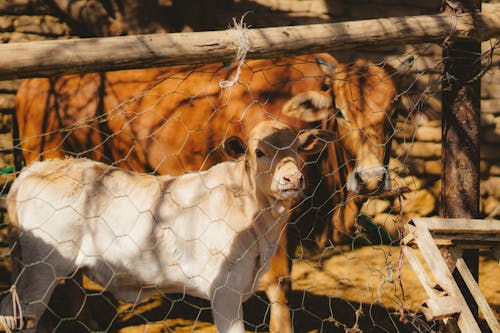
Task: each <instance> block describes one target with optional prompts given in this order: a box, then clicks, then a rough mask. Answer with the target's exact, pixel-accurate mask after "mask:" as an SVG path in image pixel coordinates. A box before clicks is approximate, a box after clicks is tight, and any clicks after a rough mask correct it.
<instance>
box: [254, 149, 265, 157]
mask: <svg viewBox="0 0 500 333" xmlns="http://www.w3.org/2000/svg"><path fill="white" fill-rule="evenodd" d="M255 156H257V158H260V157H263V156H264V152H263V151H262V150H260V149H259V148H257V149H255Z"/></svg>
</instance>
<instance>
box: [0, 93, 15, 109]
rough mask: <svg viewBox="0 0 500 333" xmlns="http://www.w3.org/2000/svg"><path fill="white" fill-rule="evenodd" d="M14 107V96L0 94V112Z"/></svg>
mask: <svg viewBox="0 0 500 333" xmlns="http://www.w3.org/2000/svg"><path fill="white" fill-rule="evenodd" d="M15 106H16V95H14V94H0V111H1V110H9V109H14V108H15Z"/></svg>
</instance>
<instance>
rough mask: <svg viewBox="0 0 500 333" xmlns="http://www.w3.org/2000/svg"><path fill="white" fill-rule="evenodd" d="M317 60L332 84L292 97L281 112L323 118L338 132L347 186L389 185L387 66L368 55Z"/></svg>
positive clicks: (375, 190) (390, 88) (370, 189)
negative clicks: (347, 166) (347, 59)
mask: <svg viewBox="0 0 500 333" xmlns="http://www.w3.org/2000/svg"><path fill="white" fill-rule="evenodd" d="M318 65H319V66H320V67H321V68H322V69H323V71H324V72H325V74H327V75H328V77H329V83H330V85H328V86H325V88H324V89H323V90H318V91H307V92H304V93H300V94H298V95H296V96H294V97H292V98H291V99H290V100H289V101H288V102H287V103H286V104H285V105H284V107H283V113H284V114H285V115H287V116H290V117H295V118H299V119H301V120H303V121H307V122H313V123H314V122H319V121H323V122H324V124H326V125H325V127H326V128H327V129H330V130H332V131H335V132H336V133H337V134H338V136H339V140H340V141H341V142H342V146H343V147H344V149H345V151H346V153H347V155H348V157H347V159H348V160H349V161H350V163H349V164H350V169H351V170H350V172H349V175H348V179H347V184H346V185H347V189H348V190H349V191H351V192H354V193H356V194H361V195H377V194H382V193H383V192H385V191H389V190H390V189H391V185H390V179H389V177H388V170H387V164H388V159H389V154H390V142H391V140H390V138H391V135H392V132H393V127H392V124H391V117H392V115H393V110H394V106H393V101H394V98H395V96H396V88H395V85H394V82H393V80H392V79H391V78H390V76H389V74H388V73H387V72H386V71H385V70H384V69H383V68H381V67H379V66H377V65H375V64H373V63H370V62H367V61H361V60H360V61H357V62H355V63H353V64H350V65H340V64H327V63H326V62H325V61H324V60H318ZM341 163H342V162H341Z"/></svg>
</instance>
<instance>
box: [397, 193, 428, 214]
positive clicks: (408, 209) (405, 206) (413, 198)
mask: <svg viewBox="0 0 500 333" xmlns="http://www.w3.org/2000/svg"><path fill="white" fill-rule="evenodd" d="M405 198H406V199H404V198H403V199H401V205H400V200H399V199H395V200H394V201H393V204H392V207H393V209H394V211H395V212H398V213H399V212H403V213H405V214H406V215H408V216H427V215H429V214H431V213H432V212H434V210H435V209H436V198H435V197H434V196H433V195H432V193H431V192H430V191H429V190H426V189H424V190H419V191H416V192H410V193H406V194H405Z"/></svg>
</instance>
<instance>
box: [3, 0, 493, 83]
mask: <svg viewBox="0 0 500 333" xmlns="http://www.w3.org/2000/svg"><path fill="white" fill-rule="evenodd" d="M242 33H245V34H246V35H245V37H246V38H247V39H248V41H249V49H248V52H247V56H246V57H247V58H248V59H256V58H272V57H278V56H283V55H285V54H286V55H298V54H306V53H314V52H331V51H337V50H346V49H352V48H359V47H363V48H375V47H380V46H386V45H398V44H399V45H402V44H420V43H429V42H436V43H442V42H443V41H444V40H445V39H446V38H447V37H448V36H452V37H453V38H455V39H473V40H476V41H484V40H488V39H490V38H493V37H496V36H499V35H500V5H489V6H488V7H487V8H484V9H483V12H482V13H476V14H474V15H471V14H460V15H457V16H451V15H448V14H439V15H428V16H412V17H397V18H383V19H373V20H363V21H352V22H340V23H331V24H314V25H303V26H293V27H277V28H263V29H249V30H246V31H245V32H242V30H235V29H231V30H225V31H209V32H193V33H172V34H154V35H140V36H123V37H107V38H88V39H72V40H62V41H60V40H59V41H42V42H27V43H9V44H4V45H1V46H0V80H7V79H16V78H26V77H47V76H54V75H61V74H72V73H88V72H99V71H110V70H120V69H131V68H146V67H155V66H167V65H186V64H202V63H210V62H221V61H231V60H234V58H235V51H236V50H237V49H238V46H239V43H240V39H241V37H242V35H241V34H242Z"/></svg>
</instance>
